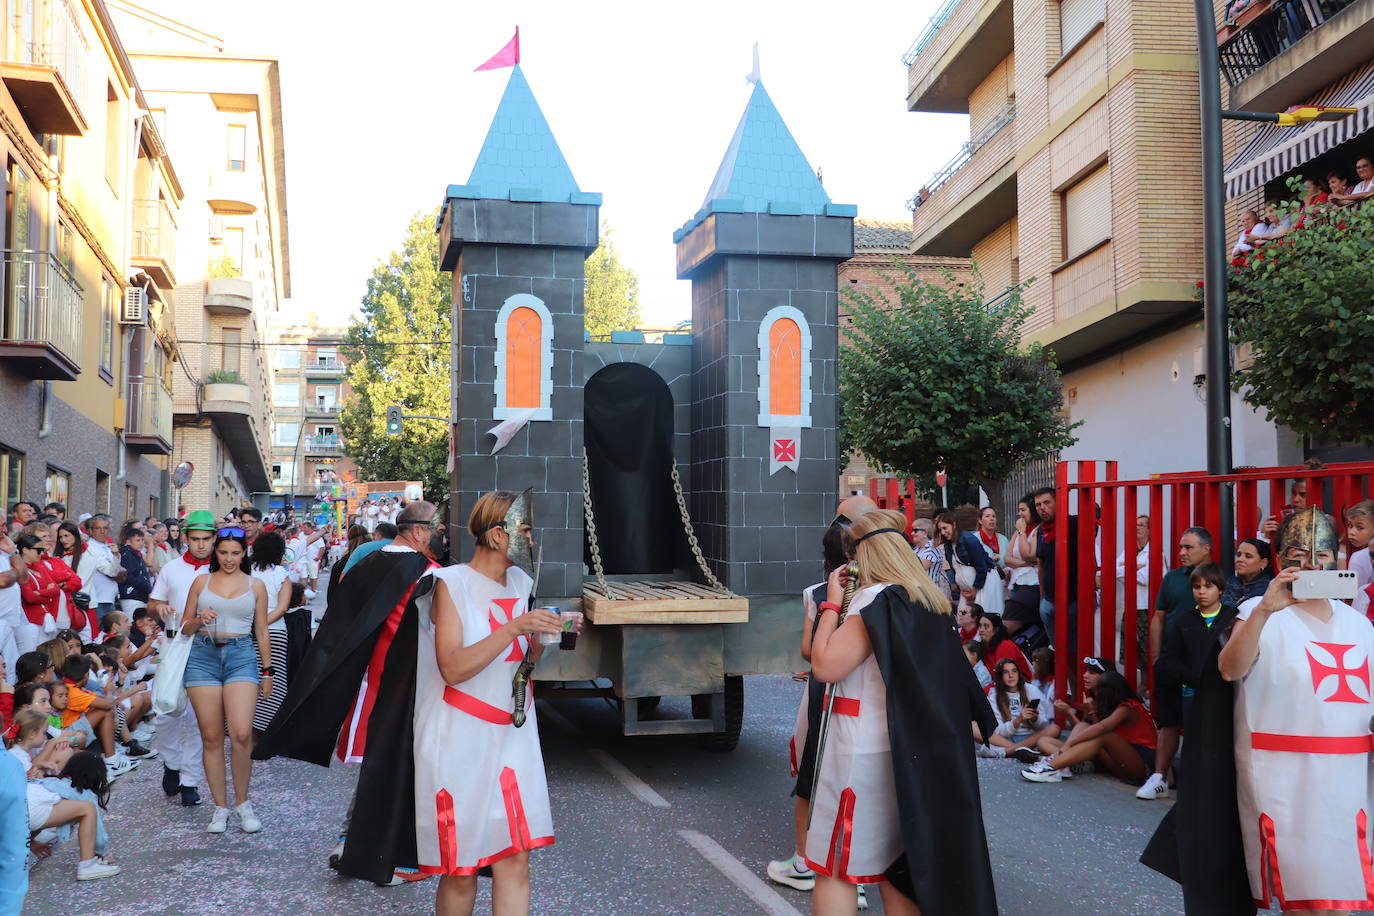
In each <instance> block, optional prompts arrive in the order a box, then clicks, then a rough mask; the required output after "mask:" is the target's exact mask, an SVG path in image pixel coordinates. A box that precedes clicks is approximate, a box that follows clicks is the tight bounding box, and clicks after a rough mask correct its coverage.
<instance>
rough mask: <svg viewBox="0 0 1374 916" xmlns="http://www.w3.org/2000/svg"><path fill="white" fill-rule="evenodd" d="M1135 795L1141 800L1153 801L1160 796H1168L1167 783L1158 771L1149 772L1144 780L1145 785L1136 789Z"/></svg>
mask: <svg viewBox="0 0 1374 916" xmlns="http://www.w3.org/2000/svg"><path fill="white" fill-rule="evenodd" d="M1135 797H1136V798H1139V799H1141V800H1142V801H1155V800H1156V799H1160V798H1168V797H1169V784H1168V783H1167V782H1165V781H1164V777H1163V776H1160V775H1159V774H1158V773H1151V774H1150V778H1149V779H1147V780H1145V785H1143V786H1141V787H1140V788H1139V789H1136V792H1135Z"/></svg>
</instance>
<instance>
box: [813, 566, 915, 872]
mask: <svg viewBox="0 0 1374 916" xmlns="http://www.w3.org/2000/svg"><path fill="white" fill-rule="evenodd" d="M885 588H887V585H886V584H883V583H879V584H877V585H870V586H869V587H868V588H866V589H864V590H863V591H861V592H859V593H858V594H856V595H855V596H854V598H853V600H852V601H851V602H850V605H849V615H850V616H851V617H862V616H863V609H864V608H865V607H867V606H868V605H869V604H870V603H872V601H873V599H874V598H876V597H877V596H878V593H879V592H881V591H882V590H883V589H885ZM831 694H832V697H831V702H830V705H831V708H832V710H833V712H832V713H831V716H830V729H829V732H828V733H827V734H826V737H825V748H824V750H823V751H820V752H819V753H820V758H819V759H818V760H817V766H818V768H819V770H820V774H819V776H818V777H817V780H816V791H815V794H814V797H813V798H812V799H811V826H810V828H809V829H808V830H807V832H806V864H807V865H809V866H810V867H811V868H812V869H814V870H815V871H816V873H817V874H821V875H826V876H827V877H831V878H838V879H840V880H841V881H848V882H850V883H851V884H875V883H878V882H882V881H885V880H887V879H886V878H884V877H883V872H884V871H886V870H887V868H888V866H890V865H891V864H892V863H893V862H895V861H896V860H897V857H898V856H900V855H901V854H902V834H901V829H900V825H899V823H898V820H897V788H896V783H895V782H894V780H893V778H892V746H891V744H890V743H889V741H888V735H887V685H886V684H885V683H884V682H883V674H882V671H880V670H879V668H878V663H877V661H875V660H874V658H873V654H872V653H871V652H870V653H869V655H868V658H866V659H864V660H863V662H862V663H861V664H860V665H859V667H857V668H855V669H854V670H853V671H851V672H849V674H847V675H845V677H844V678H843V679H842V680H840V681H837V682H836V683H835V684H834V685H833V689H832V690H831Z"/></svg>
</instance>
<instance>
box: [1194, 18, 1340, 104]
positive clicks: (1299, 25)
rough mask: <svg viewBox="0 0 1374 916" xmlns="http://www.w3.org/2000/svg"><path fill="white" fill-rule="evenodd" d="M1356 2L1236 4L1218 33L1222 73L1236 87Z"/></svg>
mask: <svg viewBox="0 0 1374 916" xmlns="http://www.w3.org/2000/svg"><path fill="white" fill-rule="evenodd" d="M1353 2H1354V0H1251V2H1250V3H1248V4H1246V5H1244V6H1240V7H1239V8H1238V5H1237V4H1232V5H1231V6H1230V7H1229V9H1228V13H1227V19H1226V21H1225V22H1223V23H1222V24H1221V27H1220V28H1219V29H1218V30H1217V42H1218V44H1219V45H1220V56H1221V72H1222V75H1223V76H1225V77H1226V82H1228V83H1230V84H1231V85H1232V86H1236V85H1238V84H1239V83H1241V82H1243V81H1244V80H1245V79H1246V78H1247V77H1249V76H1251V75H1252V74H1254V73H1255V72H1256V71H1258V70H1259V69H1260V68H1261V67H1263V66H1264V65H1265V64H1267V63H1269V62H1270V61H1271V60H1273V59H1274V58H1276V57H1278V56H1279V55H1280V54H1282V53H1283V52H1284V51H1285V50H1287V49H1288V48H1289V47H1291V46H1292V45H1293V44H1294V43H1295V42H1297V41H1298V40H1299V39H1301V38H1302V37H1303V36H1304V35H1306V34H1307V33H1308V32H1310V31H1312V30H1313V29H1316V28H1320V27H1321V26H1322V24H1323V23H1325V22H1326V21H1327V20H1328V19H1330V18H1331V17H1332V16H1334V15H1336V14H1337V13H1339V12H1340V11H1341V10H1343V9H1345V7H1347V6H1349V5H1350V4H1351V3H1353Z"/></svg>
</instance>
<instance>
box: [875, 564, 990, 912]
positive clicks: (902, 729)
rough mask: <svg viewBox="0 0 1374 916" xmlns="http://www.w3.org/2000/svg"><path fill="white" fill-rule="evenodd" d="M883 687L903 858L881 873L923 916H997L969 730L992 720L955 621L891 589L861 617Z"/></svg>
mask: <svg viewBox="0 0 1374 916" xmlns="http://www.w3.org/2000/svg"><path fill="white" fill-rule="evenodd" d="M863 621H864V627H865V628H866V629H867V631H868V638H869V640H870V641H871V642H872V643H873V656H874V659H875V660H876V661H877V663H878V668H879V670H880V671H881V672H882V675H883V682H884V683H885V684H886V685H887V730H888V738H889V741H890V743H891V746H892V769H893V777H894V782H895V783H896V790H897V811H898V816H899V818H900V822H901V831H902V846H903V849H904V850H905V852H904V853H903V855H902V857H901V858H899V859H898V860H897V861H896V862H894V863H893V864H892V866H891V867H890V868H888V869H887V871H886V872H885V873H884V874H885V875H886V877H887V879H888V880H889V881H891V882H892V885H893V887H895V888H896V889H897V890H899V891H901V892H902V893H903V894H906V895H907V896H908V897H910V898H911V899H913V900H915V901H916V903H917V905H918V906H920V908H921V911H922V912H924V913H936V914H943V913H958V914H960V916H997V893H996V889H995V888H994V886H993V881H992V862H991V860H990V858H989V856H988V841H987V834H986V833H985V832H984V829H983V808H982V798H981V796H980V794H979V791H978V768H977V764H976V763H975V760H974V755H973V753H972V752H971V747H970V741H971V738H972V734H971V732H970V729H969V723H970V722H974V723H977V725H978V727H979V728H980V729H981V730H982V733H983V734H984V735H991V734H992V733H993V731H994V730H995V729H996V728H997V720H996V718H995V717H994V716H993V714H992V707H991V706H989V705H988V701H987V697H986V696H984V695H983V688H982V686H981V685H980V684H979V683H978V677H977V676H976V675H975V674H974V673H973V668H972V667H971V666H970V665H969V663H968V657H967V656H965V655H964V652H963V649H962V648H961V647H960V645H959V637H958V635H957V634H956V633H955V631H954V629H953V625H952V619H951V618H950V616H949V615H948V614H938V613H936V612H934V611H932V610H930V608H928V607H926V606H925V605H924V604H915V603H912V602H911V601H909V600H908V599H907V595H906V590H905V589H903V588H902V587H901V586H896V585H894V586H889V587H888V588H886V589H884V590H883V591H882V592H880V593H879V594H878V596H877V597H876V598H875V599H874V600H873V603H872V604H870V605H868V606H867V607H865V608H864V609H863Z"/></svg>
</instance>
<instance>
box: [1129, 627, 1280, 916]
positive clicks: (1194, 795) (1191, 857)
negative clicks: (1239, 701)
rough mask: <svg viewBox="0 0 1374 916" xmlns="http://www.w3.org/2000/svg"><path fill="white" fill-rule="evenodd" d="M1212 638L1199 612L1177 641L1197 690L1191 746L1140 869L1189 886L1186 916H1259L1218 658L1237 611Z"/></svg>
mask: <svg viewBox="0 0 1374 916" xmlns="http://www.w3.org/2000/svg"><path fill="white" fill-rule="evenodd" d="M1221 614H1222V616H1221V617H1220V618H1219V619H1218V620H1217V621H1216V622H1215V623H1214V624H1213V625H1212V627H1211V628H1210V631H1209V630H1208V628H1207V626H1206V624H1205V623H1203V622H1202V618H1201V616H1200V615H1198V613H1197V612H1196V611H1193V612H1190V613H1188V614H1185V615H1184V616H1183V619H1181V620H1180V621H1179V624H1178V628H1177V632H1176V634H1175V638H1174V639H1172V640H1171V641H1170V644H1169V650H1182V651H1169V652H1166V653H1165V654H1166V655H1170V656H1171V658H1170V659H1165V658H1164V656H1161V661H1166V662H1168V661H1172V662H1173V663H1174V665H1175V666H1176V668H1177V670H1176V671H1174V672H1173V673H1174V674H1176V675H1177V676H1178V677H1179V679H1180V680H1181V681H1183V682H1186V683H1188V684H1189V685H1191V686H1192V687H1193V688H1194V691H1195V692H1194V695H1193V701H1192V707H1191V708H1190V709H1189V711H1188V718H1187V721H1186V722H1185V723H1184V724H1185V726H1186V730H1187V740H1185V741H1184V742H1183V749H1182V752H1181V753H1180V754H1179V766H1178V799H1177V801H1175V802H1174V806H1173V808H1172V809H1170V810H1169V812H1168V813H1167V814H1165V815H1164V819H1163V820H1162V821H1160V823H1159V827H1158V828H1157V829H1156V830H1155V834H1154V836H1153V837H1151V838H1150V842H1149V843H1148V844H1147V845H1146V847H1145V851H1144V853H1142V854H1141V856H1140V861H1141V862H1142V863H1144V864H1145V865H1147V866H1149V867H1150V868H1152V869H1154V870H1155V871H1157V872H1159V873H1160V874H1162V875H1165V876H1166V877H1169V878H1172V879H1173V880H1175V881H1177V882H1179V883H1180V884H1182V885H1183V910H1184V912H1185V913H1186V914H1187V916H1252V914H1253V913H1254V912H1255V904H1254V901H1253V900H1252V899H1251V897H1250V881H1249V877H1248V874H1247V872H1246V868H1245V850H1244V847H1243V845H1242V841H1241V834H1240V811H1239V809H1238V808H1237V804H1236V754H1235V744H1234V740H1235V718H1234V713H1235V690H1234V687H1233V685H1232V684H1231V683H1230V682H1228V681H1227V680H1226V679H1225V678H1223V677H1222V676H1221V670H1220V669H1219V668H1218V667H1217V657H1218V656H1219V655H1220V654H1221V647H1222V644H1223V641H1224V639H1225V637H1226V636H1227V635H1229V633H1230V630H1231V627H1232V625H1233V624H1234V623H1235V619H1236V610H1235V608H1223V609H1222V611H1221Z"/></svg>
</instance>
